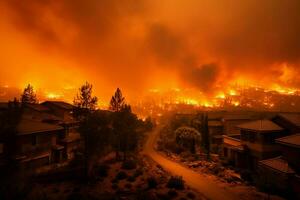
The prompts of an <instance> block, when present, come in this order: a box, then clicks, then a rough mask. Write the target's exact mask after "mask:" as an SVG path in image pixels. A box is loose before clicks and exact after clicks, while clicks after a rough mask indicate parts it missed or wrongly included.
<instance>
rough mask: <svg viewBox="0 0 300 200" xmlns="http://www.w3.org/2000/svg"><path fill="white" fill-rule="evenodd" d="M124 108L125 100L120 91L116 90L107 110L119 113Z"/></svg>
mask: <svg viewBox="0 0 300 200" xmlns="http://www.w3.org/2000/svg"><path fill="white" fill-rule="evenodd" d="M124 106H125V98H124V97H123V95H122V91H121V90H120V89H119V88H117V90H116V92H115V94H114V95H113V96H112V97H111V100H110V107H109V109H110V110H111V111H113V112H120V111H121V110H122V109H123V107H124Z"/></svg>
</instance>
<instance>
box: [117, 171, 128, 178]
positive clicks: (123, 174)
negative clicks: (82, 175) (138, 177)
mask: <svg viewBox="0 0 300 200" xmlns="http://www.w3.org/2000/svg"><path fill="white" fill-rule="evenodd" d="M127 177H128V175H127V174H126V172H124V171H120V172H119V173H117V175H116V179H117V180H123V179H126V178H127Z"/></svg>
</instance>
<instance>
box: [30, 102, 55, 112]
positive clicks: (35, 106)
mask: <svg viewBox="0 0 300 200" xmlns="http://www.w3.org/2000/svg"><path fill="white" fill-rule="evenodd" d="M26 107H28V108H31V109H33V110H36V111H39V112H46V111H49V108H47V107H46V106H43V105H41V104H27V105H26Z"/></svg>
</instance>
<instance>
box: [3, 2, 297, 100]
mask: <svg viewBox="0 0 300 200" xmlns="http://www.w3.org/2000/svg"><path fill="white" fill-rule="evenodd" d="M299 10H300V1H299V0H289V1H282V0H264V1H261V0H243V1H240V0H215V1H214V0H101V1H98V0H89V1H81V0H61V1H56V0H45V1H40V0H27V1H18V0H5V1H1V3H0V28H1V29H0V30H1V31H0V42H1V46H0V84H1V85H3V86H4V85H8V86H9V87H17V88H23V87H24V86H25V85H26V84H27V83H32V84H33V85H34V87H35V88H36V89H37V90H38V91H40V92H41V93H47V94H51V93H52V94H58V95H60V94H61V95H65V96H67V97H66V98H69V99H70V98H71V96H73V95H75V94H74V92H75V91H76V88H78V87H79V86H80V84H81V83H83V82H85V81H86V80H88V81H89V82H91V83H92V84H93V85H94V88H95V92H96V94H97V96H98V97H99V99H100V100H102V101H108V99H109V97H110V96H111V94H112V93H113V92H114V90H115V88H116V87H121V88H122V89H123V90H124V93H125V94H127V96H128V97H129V99H130V98H132V99H135V98H136V97H139V96H140V95H142V94H143V93H144V92H145V91H148V90H149V89H153V88H158V89H167V88H194V90H195V91H197V92H198V91H199V92H203V93H205V94H211V93H214V91H216V90H219V89H220V87H221V88H222V87H224V86H226V85H228V84H234V83H236V82H238V83H239V84H255V85H262V86H264V87H270V86H273V85H276V84H278V85H281V86H284V87H291V88H300V81H299V78H298V77H299V74H300V69H299V68H300V65H299V61H300V37H299V35H300V13H299Z"/></svg>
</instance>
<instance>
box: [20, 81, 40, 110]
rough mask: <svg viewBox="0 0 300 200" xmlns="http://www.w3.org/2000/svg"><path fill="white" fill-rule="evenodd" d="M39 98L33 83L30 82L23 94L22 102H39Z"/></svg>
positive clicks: (23, 103)
mask: <svg viewBox="0 0 300 200" xmlns="http://www.w3.org/2000/svg"><path fill="white" fill-rule="evenodd" d="M37 102H38V100H37V98H36V94H35V92H34V90H33V87H32V85H30V84H28V85H27V87H25V89H24V91H23V94H22V95H21V103H22V105H25V104H33V103H37Z"/></svg>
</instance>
